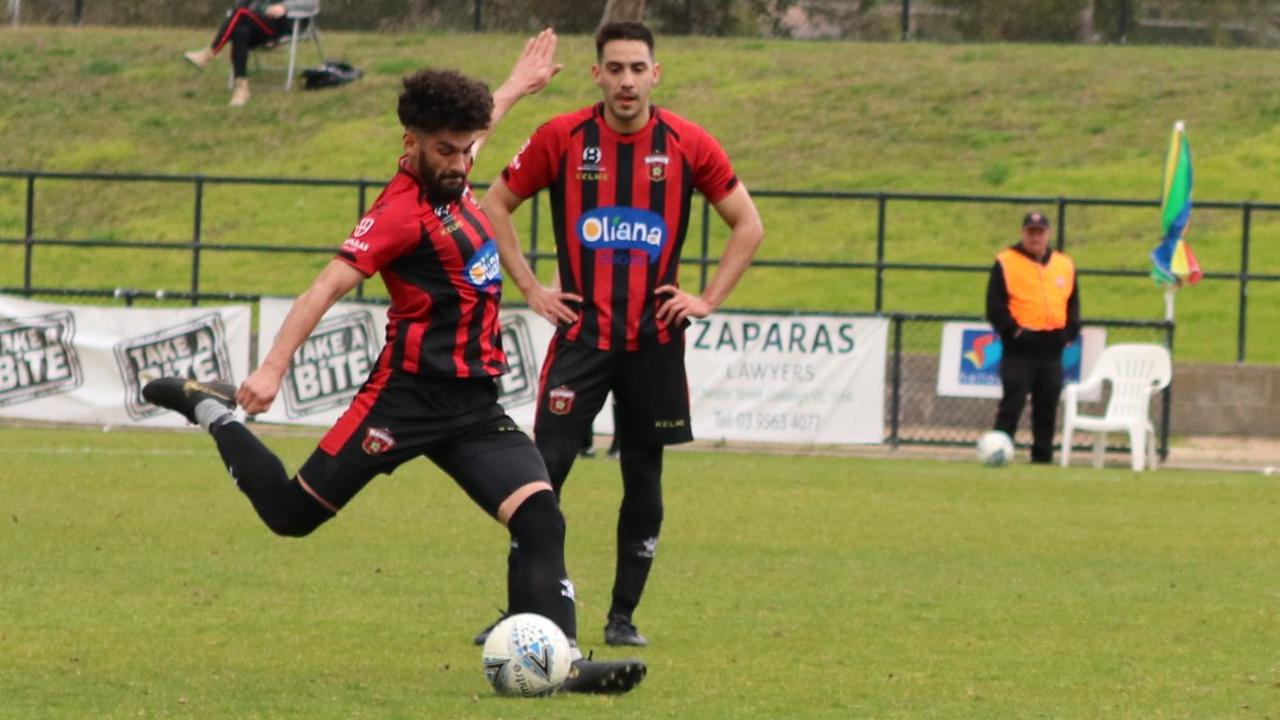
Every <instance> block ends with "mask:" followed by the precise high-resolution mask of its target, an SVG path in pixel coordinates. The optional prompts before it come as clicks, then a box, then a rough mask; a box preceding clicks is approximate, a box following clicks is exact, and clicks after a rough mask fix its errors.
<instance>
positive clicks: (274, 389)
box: [236, 368, 280, 415]
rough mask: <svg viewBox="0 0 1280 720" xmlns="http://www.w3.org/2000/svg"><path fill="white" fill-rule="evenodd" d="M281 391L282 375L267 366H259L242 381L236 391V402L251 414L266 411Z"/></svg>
mask: <svg viewBox="0 0 1280 720" xmlns="http://www.w3.org/2000/svg"><path fill="white" fill-rule="evenodd" d="M278 392H280V376H279V375H278V374H276V373H274V372H271V371H270V370H267V369H265V368H258V369H257V370H254V371H253V372H252V373H250V374H249V377H247V378H245V379H244V382H242V383H240V389H239V390H237V391H236V404H237V405H239V406H240V407H241V408H243V409H244V411H245V412H246V413H248V414H250V415H257V414H258V413H261V412H266V410H267V408H269V407H271V403H272V402H274V401H275V399H276V393H278Z"/></svg>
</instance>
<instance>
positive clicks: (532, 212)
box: [529, 193, 581, 290]
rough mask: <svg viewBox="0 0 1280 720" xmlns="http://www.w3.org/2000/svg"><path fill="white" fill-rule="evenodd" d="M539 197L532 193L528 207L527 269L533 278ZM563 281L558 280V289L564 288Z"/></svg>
mask: <svg viewBox="0 0 1280 720" xmlns="http://www.w3.org/2000/svg"><path fill="white" fill-rule="evenodd" d="M540 197H542V193H534V194H533V204H532V205H530V206H529V269H530V270H532V271H533V276H534V277H537V276H538V205H539V203H538V198H540ZM552 214H553V215H554V213H552ZM565 281H566V278H560V287H564V283H565ZM579 290H581V288H579Z"/></svg>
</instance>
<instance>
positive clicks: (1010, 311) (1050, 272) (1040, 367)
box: [987, 212, 1080, 463]
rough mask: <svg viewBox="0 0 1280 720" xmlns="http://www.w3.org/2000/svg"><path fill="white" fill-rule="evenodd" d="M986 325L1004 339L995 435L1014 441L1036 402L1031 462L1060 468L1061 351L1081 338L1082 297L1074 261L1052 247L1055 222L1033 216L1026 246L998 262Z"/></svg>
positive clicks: (1025, 226) (1026, 222) (1025, 227)
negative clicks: (1056, 432)
mask: <svg viewBox="0 0 1280 720" xmlns="http://www.w3.org/2000/svg"><path fill="white" fill-rule="evenodd" d="M987 320H989V321H990V322H991V326H992V327H993V328H995V331H996V332H997V333H999V334H1000V340H1001V343H1002V344H1003V345H1004V352H1003V355H1002V357H1001V360H1000V382H1001V383H1002V384H1003V385H1004V396H1003V397H1001V398H1000V407H999V409H998V410H996V424H995V429H996V430H999V431H1001V432H1004V433H1006V434H1007V435H1008V436H1009V437H1013V434H1014V432H1015V431H1016V430H1017V429H1018V418H1019V417H1020V416H1021V415H1022V406H1023V405H1025V404H1026V402H1027V394H1028V393H1030V395H1031V433H1032V438H1033V440H1032V444H1031V462H1033V463H1051V462H1053V429H1054V424H1055V422H1056V418H1057V414H1058V395H1060V394H1061V393H1062V349H1063V348H1065V347H1066V346H1067V345H1069V344H1070V343H1071V341H1073V340H1075V339H1076V337H1077V336H1078V335H1079V334H1080V289H1079V287H1078V286H1077V284H1076V267H1075V263H1073V262H1072V261H1071V258H1069V257H1067V256H1066V255H1065V254H1063V253H1060V252H1057V251H1055V250H1053V249H1052V248H1050V247H1049V219H1048V218H1047V217H1045V215H1044V213H1040V212H1031V213H1027V216H1026V217H1024V218H1023V219H1022V239H1021V240H1020V241H1019V242H1018V244H1017V245H1013V246H1011V247H1009V248H1006V249H1005V250H1003V251H1002V252H1001V253H1000V254H999V255H996V262H995V265H994V266H992V268H991V277H990V279H989V280H988V281H987Z"/></svg>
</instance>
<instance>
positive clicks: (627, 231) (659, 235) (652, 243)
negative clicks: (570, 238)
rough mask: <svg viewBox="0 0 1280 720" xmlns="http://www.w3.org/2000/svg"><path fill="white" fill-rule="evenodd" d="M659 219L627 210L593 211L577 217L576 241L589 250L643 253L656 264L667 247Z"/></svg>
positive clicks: (664, 227)
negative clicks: (637, 251) (636, 251)
mask: <svg viewBox="0 0 1280 720" xmlns="http://www.w3.org/2000/svg"><path fill="white" fill-rule="evenodd" d="M667 236H668V234H667V223H666V221H665V220H663V219H662V216H661V215H659V214H657V213H655V212H650V211H649V210H640V209H638V208H629V207H602V208H595V209H594V210H590V211H588V212H585V213H583V214H582V217H580V218H578V238H579V239H580V240H581V241H582V245H583V247H585V248H587V249H589V250H593V251H594V250H643V251H644V252H645V253H646V254H647V255H648V257H649V262H651V263H652V262H657V260H658V257H659V256H660V255H661V254H662V248H663V247H664V246H665V245H666V244H667Z"/></svg>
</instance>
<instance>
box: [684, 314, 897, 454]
mask: <svg viewBox="0 0 1280 720" xmlns="http://www.w3.org/2000/svg"><path fill="white" fill-rule="evenodd" d="M888 336H889V321H888V320H887V319H885V318H850V317H839V316H824V315H805V316H795V315H758V314H738V313H718V314H715V315H712V316H711V317H708V318H705V319H702V320H696V321H694V323H693V325H692V326H690V328H689V329H688V330H687V331H686V341H687V342H686V362H687V365H688V370H689V396H690V399H691V401H692V403H693V431H694V435H695V436H696V437H699V438H704V439H711V438H724V439H726V440H747V441H754V442H778V443H820V444H828V443H831V444H835V443H879V442H881V441H883V440H884V387H885V356H886V347H887V342H888Z"/></svg>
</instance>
